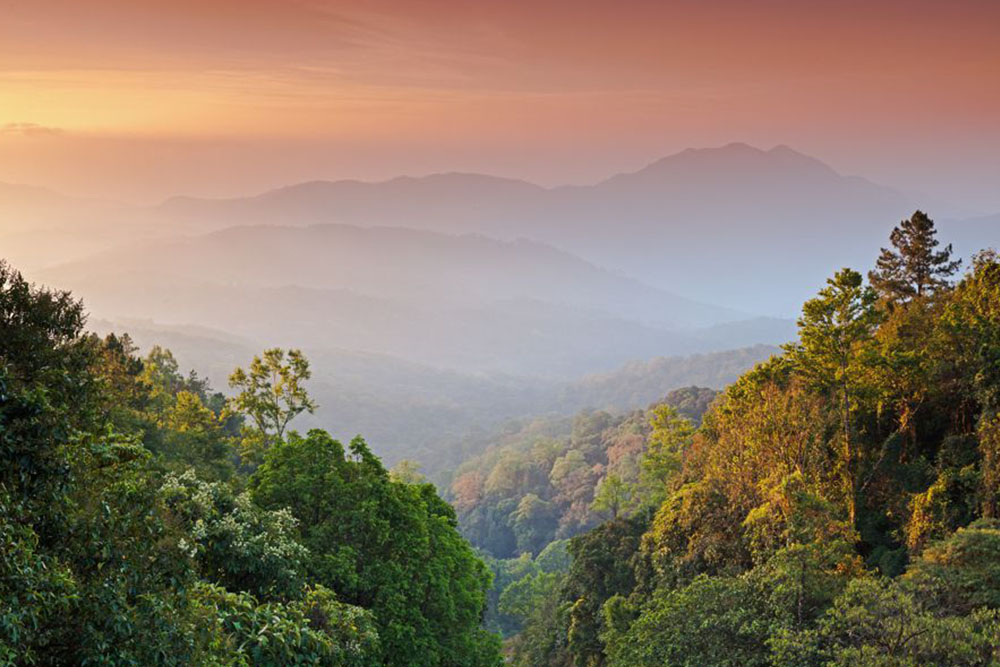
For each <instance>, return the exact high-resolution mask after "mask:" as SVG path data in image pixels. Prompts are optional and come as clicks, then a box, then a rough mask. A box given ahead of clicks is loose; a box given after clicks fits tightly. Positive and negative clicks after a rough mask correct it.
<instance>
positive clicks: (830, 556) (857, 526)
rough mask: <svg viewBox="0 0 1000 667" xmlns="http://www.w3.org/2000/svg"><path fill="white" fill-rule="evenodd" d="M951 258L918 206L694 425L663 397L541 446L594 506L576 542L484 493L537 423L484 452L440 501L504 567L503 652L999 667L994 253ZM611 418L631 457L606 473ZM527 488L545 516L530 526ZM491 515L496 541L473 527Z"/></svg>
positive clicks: (515, 471)
mask: <svg viewBox="0 0 1000 667" xmlns="http://www.w3.org/2000/svg"><path fill="white" fill-rule="evenodd" d="M959 270H960V262H959V260H958V259H957V258H955V257H953V256H952V253H951V248H950V246H944V247H941V246H940V245H939V242H938V240H937V238H936V230H935V228H934V224H933V221H931V220H930V218H929V217H928V216H927V215H925V214H924V213H922V212H920V211H917V212H916V213H915V214H914V215H913V216H912V218H910V219H908V220H904V221H903V222H902V223H901V224H900V225H899V226H898V227H897V228H896V229H895V230H894V231H893V233H892V235H891V238H890V247H888V248H883V249H882V250H881V254H880V255H879V257H878V261H877V264H876V268H875V269H874V270H873V271H872V272H871V273H870V274H869V280H867V281H866V280H865V279H864V277H863V276H862V274H861V273H859V272H857V271H854V270H852V269H849V268H844V269H842V270H840V271H838V272H836V274H835V275H833V276H832V277H831V278H830V279H829V280H828V281H827V284H826V285H825V286H824V287H823V288H822V289H821V290H820V291H819V293H818V294H817V295H816V297H814V298H813V299H810V300H809V301H807V302H806V303H805V304H804V305H803V308H802V314H801V317H800V318H799V320H798V328H799V336H798V340H797V341H796V342H795V343H793V344H789V345H787V346H785V348H784V350H783V351H782V353H781V354H778V355H775V356H774V357H772V358H771V359H770V360H769V361H766V362H764V363H762V364H759V365H758V366H757V367H756V368H754V369H753V370H751V371H749V372H747V373H746V374H744V375H743V376H742V377H741V378H740V379H739V380H738V381H737V382H735V383H734V384H732V385H731V386H729V387H728V388H727V389H726V390H725V391H724V392H722V393H721V394H720V395H719V396H718V397H717V398H715V400H714V401H712V402H711V405H710V406H709V407H708V408H707V411H705V413H704V416H703V417H702V418H701V420H700V425H698V424H696V423H694V422H692V421H688V420H685V419H683V418H682V417H681V416H680V415H678V414H677V411H676V410H675V409H674V408H671V407H670V406H669V403H670V401H669V400H668V401H667V402H666V403H664V404H662V405H658V406H653V407H651V408H650V409H649V410H648V411H645V412H644V413H643V412H640V413H636V414H635V415H633V416H631V417H628V418H626V419H625V420H624V421H621V420H619V421H617V422H616V421H614V420H611V421H609V422H608V423H607V424H606V425H605V426H604V427H603V428H598V429H595V430H597V431H600V432H602V433H603V434H604V435H603V436H602V437H600V438H597V439H596V440H595V441H594V442H593V445H592V446H593V447H595V448H596V449H597V450H598V451H597V452H593V453H588V449H587V448H588V446H591V445H589V444H588V441H587V440H586V439H585V438H581V437H579V436H578V435H574V436H573V437H571V438H570V441H569V442H570V443H572V444H571V445H570V446H569V451H563V450H562V449H560V448H559V447H555V446H553V445H550V446H549V448H550V449H552V450H554V454H555V455H557V456H559V457H561V458H557V459H555V462H554V463H553V465H552V467H551V469H550V471H549V480H548V481H547V483H548V484H550V485H552V484H553V481H557V482H562V481H563V480H565V479H569V478H571V475H570V473H569V472H568V470H573V471H578V470H579V471H582V472H578V473H576V474H578V475H581V476H584V475H586V476H588V479H587V482H586V483H584V482H582V481H581V483H580V484H579V485H578V486H575V487H573V488H586V489H587V490H586V492H581V493H583V495H584V496H585V497H586V498H587V500H588V501H591V504H590V505H588V506H587V507H588V508H589V511H591V512H601V513H603V515H602V516H593V515H592V516H591V517H590V519H589V521H590V523H589V524H587V525H583V524H580V523H579V522H577V523H576V524H574V525H575V526H576V527H579V528H581V529H585V530H583V531H582V532H580V531H578V532H577V534H575V535H570V534H569V533H570V532H572V531H571V530H569V529H568V528H567V527H568V526H569V525H570V524H569V523H568V521H567V519H566V517H567V516H574V515H573V512H572V508H573V507H574V505H573V503H572V502H571V503H569V504H568V505H567V504H566V503H565V502H560V501H559V498H560V496H559V493H561V492H562V490H561V489H560V488H559V487H558V486H553V487H552V489H551V490H549V491H548V495H546V493H543V492H540V491H539V489H545V488H547V487H545V483H542V482H530V481H526V482H523V483H522V486H523V487H524V488H525V490H526V491H528V492H530V493H531V494H534V495H535V496H537V500H536V499H534V498H533V497H532V496H531V495H522V496H521V497H520V498H518V497H517V496H516V495H514V496H505V495H503V494H502V493H501V491H503V490H505V489H508V488H509V487H510V482H509V481H508V480H531V479H536V478H534V477H532V475H531V474H530V470H531V465H532V462H533V461H536V460H538V458H539V456H541V454H542V453H543V452H546V451H548V450H546V446H545V445H544V440H543V439H542V438H536V439H535V441H534V442H535V444H534V445H533V446H532V447H530V448H529V447H525V446H521V447H520V448H515V449H513V450H510V451H508V450H505V449H500V450H498V451H496V452H494V453H492V454H488V455H487V458H488V457H489V456H492V459H491V460H492V461H493V462H494V463H493V464H492V465H493V469H492V470H491V471H490V472H489V473H488V476H486V475H484V474H483V473H481V472H478V471H481V470H484V469H487V468H488V467H489V466H488V465H487V466H483V465H482V464H467V469H466V470H465V471H464V472H463V471H460V472H461V473H462V474H460V475H459V476H458V477H457V478H456V480H455V484H454V485H453V489H452V493H453V494H454V496H455V501H456V506H457V507H458V508H459V516H460V517H461V518H462V520H463V522H464V523H463V525H464V526H465V527H466V530H467V534H468V535H469V536H470V539H472V540H473V542H474V543H476V542H482V543H483V544H485V545H486V546H487V547H488V548H490V549H498V550H499V551H500V552H501V553H500V554H498V555H500V556H502V557H504V558H506V560H503V559H501V560H498V561H496V562H495V563H494V568H495V570H496V571H497V573H498V576H497V584H498V585H505V586H506V588H505V589H503V590H501V591H498V592H495V593H493V594H492V595H493V596H495V597H496V598H497V603H496V606H497V615H496V617H495V619H496V620H495V621H494V622H495V624H496V626H495V627H497V628H498V629H499V630H501V631H502V632H504V633H505V635H506V636H507V637H508V640H507V646H508V649H509V653H510V659H511V662H512V663H513V664H516V665H542V664H545V665H587V666H591V665H593V666H598V665H609V666H610V665H615V666H617V665H621V666H623V667H624V666H629V667H632V666H636V665H851V664H862V665H927V664H935V665H944V664H948V665H957V664H961V665H995V664H1000V584H998V581H1000V579H998V578H997V565H996V563H997V562H998V559H1000V523H998V522H997V521H998V518H1000V515H998V500H997V499H998V486H997V485H998V480H1000V469H998V465H1000V463H998V462H1000V456H998V454H997V452H998V446H1000V413H998V410H1000V257H998V256H997V254H996V253H995V252H994V251H992V250H986V251H983V252H980V253H979V254H977V255H975V256H974V257H972V258H971V261H970V262H969V263H968V265H967V268H966V271H965V273H964V275H959V273H958V272H959ZM595 418H596V417H595V416H594V415H583V416H581V417H580V418H578V420H579V422H578V423H579V424H585V423H586V422H587V420H588V419H589V420H593V419H595ZM625 424H631V426H625ZM624 433H632V434H634V436H635V442H633V443H632V444H631V445H630V446H629V448H628V451H629V452H630V454H629V457H630V459H631V460H632V461H634V464H633V465H632V469H633V470H637V471H638V472H637V474H635V475H633V476H632V477H631V478H629V477H628V476H627V475H626V476H622V477H620V478H618V479H615V480H614V481H613V482H612V481H609V480H611V479H612V477H611V473H610V471H609V470H608V468H610V466H611V463H610V462H611V461H612V459H615V460H619V459H616V458H615V456H616V454H617V452H618V450H619V449H620V448H621V444H622V441H623V435H624ZM588 462H589V463H590V465H589V466H588V465H586V464H587V463H588ZM595 462H596V463H595ZM498 466H499V467H500V468H502V469H503V472H498V470H497V467H498ZM564 470H567V472H564ZM477 474H478V475H479V476H478V477H470V476H473V475H477ZM600 475H604V482H603V483H598V482H597V478H598V477H599V476H600ZM474 480H478V481H479V482H480V484H479V485H478V486H477V485H476V484H473V483H472V481H474ZM470 489H471V490H474V491H476V492H475V493H472V492H470ZM528 498H532V500H530V502H529V501H526V499H528ZM491 499H493V500H491ZM591 499H592V500H591ZM599 499H600V502H597V501H598V500H599ZM544 503H549V507H548V508H551V507H554V508H557V509H558V511H555V512H554V518H551V519H547V520H548V521H549V524H546V523H544V522H541V521H536V522H529V523H527V524H526V523H525V521H524V517H525V515H526V514H529V515H530V516H533V517H535V516H537V517H545V516H546V515H545V514H544V513H542V512H541V511H540V510H541V509H547V506H546V505H545V504H544ZM584 505H585V503H583V502H580V504H579V505H577V507H583V506H584ZM507 508H513V510H508V509H507ZM566 508H569V509H566ZM507 511H509V512H510V514H509V515H508V516H509V517H512V518H509V519H508V520H507V521H506V525H507V526H508V530H509V531H511V532H512V533H513V538H512V537H511V536H509V535H508V536H506V537H504V538H503V540H500V541H497V539H496V538H495V537H494V535H496V534H501V535H502V531H500V529H499V528H498V527H499V526H502V525H503V522H502V521H494V522H493V523H492V524H489V523H487V524H486V525H493V526H495V527H494V528H493V529H491V531H486V532H484V531H483V530H482V528H480V526H481V525H483V521H484V519H482V518H480V517H491V516H496V515H498V514H500V515H502V514H503V513H504V512H507ZM542 529H544V530H546V531H548V532H546V533H545V534H546V535H552V537H554V538H555V539H556V541H555V542H552V543H551V544H549V545H546V544H545V540H544V539H537V535H538V531H539V530H542ZM522 536H523V539H520V540H519V538H521V537H522ZM564 538H568V539H564ZM553 548H557V549H558V551H559V552H560V553H565V554H566V556H565V558H563V559H562V560H561V561H560V562H558V563H557V564H556V565H553V564H552V563H553V559H552V558H551V557H550V554H549V550H550V549H553ZM518 553H519V554H520V555H518ZM542 556H545V558H543V557H542Z"/></svg>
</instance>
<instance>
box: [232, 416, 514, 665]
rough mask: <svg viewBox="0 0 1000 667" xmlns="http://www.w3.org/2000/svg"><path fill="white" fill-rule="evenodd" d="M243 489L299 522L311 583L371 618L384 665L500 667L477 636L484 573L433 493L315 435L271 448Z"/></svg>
mask: <svg viewBox="0 0 1000 667" xmlns="http://www.w3.org/2000/svg"><path fill="white" fill-rule="evenodd" d="M250 489H251V493H252V495H253V498H254V500H255V501H256V502H258V503H259V504H260V505H261V506H263V507H264V508H266V509H269V510H278V509H281V508H288V510H289V511H290V512H291V514H292V516H294V517H295V518H296V519H297V520H298V521H299V525H300V527H301V533H302V541H303V543H304V545H305V546H306V547H307V548H308V549H309V551H310V554H311V555H310V557H309V563H308V570H309V572H310V574H311V575H312V577H313V580H314V581H316V582H317V583H320V584H322V585H323V586H326V587H327V588H330V589H332V590H333V591H335V592H336V594H337V596H338V598H339V599H341V600H343V601H344V602H347V603H349V604H356V605H359V606H362V607H364V608H366V609H369V610H371V612H372V613H373V614H374V616H375V621H376V624H377V626H378V634H379V641H380V643H381V647H382V654H381V655H380V658H381V659H382V660H383V661H384V664H387V665H414V666H418V665H420V666H428V667H432V666H437V665H456V664H462V665H470V666H479V665H489V666H490V667H495V666H496V665H498V663H499V662H500V655H499V638H498V637H496V636H495V635H492V634H490V633H487V632H485V631H484V630H483V629H482V628H481V627H480V620H481V617H482V612H483V609H484V607H485V604H486V591H487V590H488V589H489V586H490V573H489V572H488V571H487V569H486V566H485V564H484V563H483V562H482V561H481V560H479V559H478V558H476V556H475V554H474V553H473V551H472V549H471V547H470V546H469V544H468V543H467V542H466V541H465V540H464V539H463V538H462V537H461V535H459V533H458V531H457V529H456V525H457V522H456V520H455V513H454V510H453V509H452V508H451V506H450V505H448V504H447V503H445V502H444V501H443V500H441V499H440V498H439V497H438V495H437V492H436V490H435V489H434V486H433V485H431V484H403V483H400V482H395V481H393V480H392V479H391V478H390V476H389V473H388V472H387V471H386V470H385V468H384V467H383V466H382V464H381V462H380V461H379V460H378V458H377V457H376V456H374V455H373V454H372V453H371V451H370V450H369V449H368V446H367V445H366V444H365V442H364V441H363V440H362V439H360V438H356V439H355V440H353V441H352V442H351V443H350V446H349V453H348V452H347V451H345V449H344V447H343V445H341V443H339V442H337V441H336V440H334V439H333V438H331V437H330V436H329V435H328V434H327V433H325V432H323V431H320V430H315V429H314V430H311V431H309V433H308V434H307V435H306V436H305V437H302V436H300V435H298V434H296V433H294V432H293V433H292V434H291V435H290V436H289V437H288V438H287V439H286V440H283V441H277V442H276V443H275V444H274V446H273V447H271V448H270V449H269V450H268V451H267V452H266V453H265V456H264V461H263V462H262V464H261V465H260V467H259V468H258V469H257V470H256V472H254V474H253V476H252V477H251V480H250Z"/></svg>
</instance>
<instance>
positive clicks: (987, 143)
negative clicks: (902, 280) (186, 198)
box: [0, 0, 1000, 210]
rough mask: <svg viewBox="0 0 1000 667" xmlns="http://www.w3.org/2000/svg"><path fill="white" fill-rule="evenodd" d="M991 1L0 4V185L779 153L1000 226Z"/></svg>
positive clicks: (205, 188)
mask: <svg viewBox="0 0 1000 667" xmlns="http://www.w3.org/2000/svg"><path fill="white" fill-rule="evenodd" d="M998 29H1000V2H996V1H995V0H953V1H951V2H944V1H940V0H939V1H934V2H931V1H920V0H912V1H902V0H899V1H882V2H873V1H871V0H869V1H866V2H860V1H855V0H841V1H839V2H822V1H818V0H811V1H804V0H796V1H790V0H785V1H777V0H771V1H767V0H764V1H760V2H752V1H750V0H709V1H705V0H701V1H696V0H686V1H680V2H670V1H666V0H664V1H661V2H645V1H628V0H618V1H617V2H611V1H609V0H576V1H573V2H570V1H568V0H564V1H560V0H535V1H531V2H528V1H523V2H522V1H516V0H506V1H502V0H466V1H464V2H458V1H454V0H452V1H445V0H427V1H423V2H414V1H404V0H373V1H369V2H362V1H355V2H346V1H344V2H332V1H327V2H321V1H318V0H317V1H306V0H302V1H296V0H281V1H279V0H225V1H218V0H216V1H214V2H213V1H212V0H202V1H200V2H195V1H191V0H172V1H167V0H131V1H128V2H125V1H121V0H31V1H30V2H28V1H25V0H0V180H3V181H17V182H30V183H35V184H42V185H50V186H52V187H55V188H58V189H63V190H67V191H70V192H73V193H79V194H95V195H101V196H109V197H120V198H125V199H133V200H155V199H157V198H159V197H162V196H165V195H169V194H173V193H177V192H187V193H195V194H235V193H244V192H247V191H255V190H258V189H261V188H265V187H269V186H273V185H279V184H284V183H288V182H292V181H297V180H303V179H311V178H341V177H361V178H382V177H387V176H391V175H396V174H399V173H425V172H429V171H438V170H455V169H458V170H470V171H471V170H474V171H485V172H491V173H499V174H504V175H512V176H520V177H525V178H528V179H532V180H535V181H539V182H542V183H562V182H587V181H592V180H595V179H597V178H600V177H601V176H604V175H607V174H610V173H612V172H614V171H617V170H622V169H634V168H638V167H640V166H642V165H643V164H644V163H646V162H649V161H651V160H653V159H655V158H657V157H660V156H662V155H664V154H666V153H670V152H674V151H677V150H680V149H683V148H686V147H689V146H705V145H717V144H723V143H727V142H730V141H746V142H749V143H754V144H757V145H760V146H762V147H770V146H771V145H774V144H777V143H785V144H789V145H792V146H793V147H795V148H797V149H799V150H802V151H804V152H808V153H811V154H813V155H816V156H817V157H820V158H822V159H825V160H827V161H828V162H830V163H831V164H832V165H833V166H835V167H837V168H839V169H841V170H842V171H846V172H850V173H861V174H863V175H865V176H869V177H871V178H873V179H875V180H880V181H882V182H886V183H888V184H891V185H898V186H901V187H904V188H910V189H914V190H918V191H922V192H926V193H928V194H929V195H931V196H937V197H939V198H943V199H950V200H953V201H954V200H959V201H963V202H965V203H966V204H968V205H969V206H971V207H973V208H981V209H991V210H992V209H995V210H1000V187H997V186H998V185H1000V183H998V182H997V181H998V180H1000V178H998V177H1000V121H998V118H1000V37H998V36H997V34H998V33H997V31H998Z"/></svg>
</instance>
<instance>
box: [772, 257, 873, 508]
mask: <svg viewBox="0 0 1000 667" xmlns="http://www.w3.org/2000/svg"><path fill="white" fill-rule="evenodd" d="M875 299H876V297H875V292H874V291H873V290H872V289H871V288H869V287H865V286H864V285H863V284H862V278H861V274H859V273H858V272H857V271H853V270H851V269H842V270H840V271H838V272H837V273H836V274H835V275H834V276H833V278H830V279H828V280H827V286H826V287H825V288H824V289H822V290H820V292H819V295H818V296H817V297H816V298H814V299H810V300H809V301H807V302H806V303H805V304H804V305H803V306H802V316H801V317H800V318H799V321H798V325H799V344H798V345H796V346H792V347H791V348H789V349H790V352H791V353H792V356H793V358H795V359H796V361H797V362H798V364H799V366H800V369H801V371H802V372H803V373H804V374H805V376H806V377H807V378H809V380H810V381H811V382H813V383H814V384H815V385H816V386H818V387H820V388H822V389H826V390H829V391H830V392H831V394H833V395H835V396H836V397H837V403H838V412H839V415H840V438H841V441H842V443H843V445H842V454H841V459H840V465H841V468H842V477H843V479H844V487H845V488H844V496H845V498H846V501H847V508H848V514H849V520H850V522H851V523H852V524H853V523H854V521H855V516H856V513H857V512H856V507H857V496H858V492H859V490H860V489H859V478H860V475H859V469H860V464H861V461H860V459H861V453H860V452H859V451H858V444H859V443H858V441H857V438H856V437H855V434H854V422H853V414H854V411H855V409H856V405H857V394H858V393H859V391H860V389H861V387H860V386H859V385H860V382H861V378H862V377H863V374H864V355H865V352H866V351H867V349H866V344H868V343H869V342H870V341H871V340H872V337H873V334H874V331H875V327H876V326H877V324H878V322H879V319H880V315H879V313H878V311H877V310H876V309H875V307H874V306H875Z"/></svg>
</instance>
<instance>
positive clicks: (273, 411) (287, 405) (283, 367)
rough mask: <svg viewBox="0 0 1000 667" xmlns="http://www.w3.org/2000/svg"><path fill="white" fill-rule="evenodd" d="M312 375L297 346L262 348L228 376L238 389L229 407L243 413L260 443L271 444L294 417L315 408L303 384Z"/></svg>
mask: <svg viewBox="0 0 1000 667" xmlns="http://www.w3.org/2000/svg"><path fill="white" fill-rule="evenodd" d="M311 375H312V374H311V373H310V371H309V361H308V360H307V359H306V358H305V356H303V354H302V352H301V351H300V350H289V351H288V352H287V353H286V352H285V351H284V350H281V349H279V348H272V349H269V350H265V351H264V354H263V356H260V357H254V358H253V361H252V362H250V367H249V369H247V370H244V369H242V368H237V369H236V370H235V371H233V373H232V375H230V376H229V386H230V387H231V388H233V389H235V390H237V391H238V392H239V393H238V394H237V395H236V396H234V397H233V398H232V399H230V408H231V409H232V410H233V411H235V412H239V413H242V414H244V415H246V416H247V417H248V418H249V419H250V421H251V422H252V423H253V425H254V427H255V428H256V430H257V434H258V435H259V436H260V437H261V438H262V440H263V442H262V443H261V444H263V446H264V447H267V446H270V445H271V444H273V443H274V442H275V441H280V440H281V439H282V438H283V437H284V435H285V429H286V428H287V427H288V423H289V422H291V421H292V420H293V419H295V417H297V416H298V415H299V414H301V413H303V412H310V413H311V412H313V411H314V410H315V409H316V404H315V403H314V402H313V400H312V399H311V398H310V397H309V394H308V392H306V389H305V386H304V383H305V381H306V380H308V379H309V378H310V377H311Z"/></svg>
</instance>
